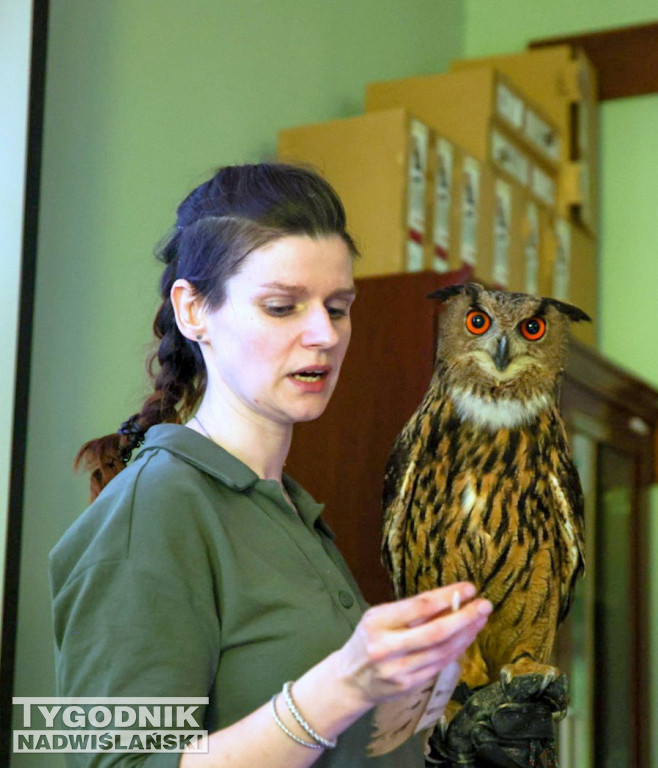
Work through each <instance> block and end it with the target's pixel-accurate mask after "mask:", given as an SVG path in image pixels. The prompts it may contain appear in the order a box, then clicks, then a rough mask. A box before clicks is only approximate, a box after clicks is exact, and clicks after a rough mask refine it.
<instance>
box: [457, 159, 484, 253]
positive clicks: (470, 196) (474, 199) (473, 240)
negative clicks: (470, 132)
mask: <svg viewBox="0 0 658 768" xmlns="http://www.w3.org/2000/svg"><path fill="white" fill-rule="evenodd" d="M461 181H462V189H461V241H460V246H459V255H460V258H461V260H462V261H463V262H464V264H470V265H471V266H475V263H476V261H477V239H478V215H479V209H480V164H479V163H478V161H477V160H475V158H473V157H465V158H464V164H463V167H462V180H461Z"/></svg>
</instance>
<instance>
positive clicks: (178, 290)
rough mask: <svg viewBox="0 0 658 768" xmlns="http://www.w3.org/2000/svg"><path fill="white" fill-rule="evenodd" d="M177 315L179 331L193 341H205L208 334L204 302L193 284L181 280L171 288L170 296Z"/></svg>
mask: <svg viewBox="0 0 658 768" xmlns="http://www.w3.org/2000/svg"><path fill="white" fill-rule="evenodd" d="M169 296H170V298H171V304H172V306H173V308H174V314H175V315H176V325H177V326H178V330H179V331H180V332H181V333H182V334H183V336H185V338H186V339H190V340H191V341H203V337H204V335H205V332H206V323H205V320H206V311H205V307H204V301H203V299H202V298H201V296H199V295H198V294H197V293H196V291H195V290H194V288H193V287H192V285H191V283H189V282H188V281H187V280H183V279H179V280H176V282H175V283H174V284H173V285H172V286H171V292H170V294H169Z"/></svg>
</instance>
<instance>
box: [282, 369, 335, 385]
mask: <svg viewBox="0 0 658 768" xmlns="http://www.w3.org/2000/svg"><path fill="white" fill-rule="evenodd" d="M330 371H331V367H330V366H328V365H318V366H313V367H310V368H300V370H298V371H295V372H294V373H291V374H290V378H291V379H294V380H295V381H299V382H300V383H302V384H316V383H318V382H320V381H322V380H323V379H326V377H327V376H328V375H329V372H330Z"/></svg>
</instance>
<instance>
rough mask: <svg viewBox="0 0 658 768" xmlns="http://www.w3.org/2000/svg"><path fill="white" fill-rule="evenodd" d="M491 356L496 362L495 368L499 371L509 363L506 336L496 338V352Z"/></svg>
mask: <svg viewBox="0 0 658 768" xmlns="http://www.w3.org/2000/svg"><path fill="white" fill-rule="evenodd" d="M491 357H492V358H493V361H494V363H495V364H496V368H498V370H499V371H504V370H505V368H507V366H508V365H509V364H510V356H509V340H508V338H507V336H505V335H503V336H501V337H500V339H498V345H497V346H496V352H495V354H493V355H492V356H491Z"/></svg>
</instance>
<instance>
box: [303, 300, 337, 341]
mask: <svg viewBox="0 0 658 768" xmlns="http://www.w3.org/2000/svg"><path fill="white" fill-rule="evenodd" d="M338 338H339V337H338V332H337V331H336V327H335V325H334V322H333V320H332V319H331V317H330V316H329V312H328V311H327V308H326V307H324V306H323V307H318V308H317V309H313V310H312V311H310V312H309V313H308V315H307V317H306V322H305V328H304V331H303V333H302V343H303V344H304V345H305V346H308V347H323V348H327V347H333V346H334V345H335V344H336V343H337V342H338Z"/></svg>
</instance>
